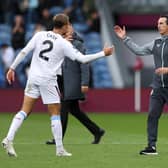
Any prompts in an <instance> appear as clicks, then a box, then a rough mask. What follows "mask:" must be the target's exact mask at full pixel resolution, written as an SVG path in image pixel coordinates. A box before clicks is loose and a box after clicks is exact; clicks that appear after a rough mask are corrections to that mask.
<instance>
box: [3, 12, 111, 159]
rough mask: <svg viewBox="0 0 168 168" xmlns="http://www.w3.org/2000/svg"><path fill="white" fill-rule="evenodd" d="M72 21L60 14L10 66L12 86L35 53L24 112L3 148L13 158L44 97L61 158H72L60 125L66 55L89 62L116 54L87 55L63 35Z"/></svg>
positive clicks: (18, 117) (105, 51)
mask: <svg viewBox="0 0 168 168" xmlns="http://www.w3.org/2000/svg"><path fill="white" fill-rule="evenodd" d="M68 26H69V18H68V16H66V15H65V14H58V15H56V16H54V18H53V30H52V31H41V32H38V33H36V34H35V35H34V36H33V37H32V39H31V40H30V41H29V42H28V44H27V45H26V47H25V48H23V49H22V50H21V51H20V53H19V54H18V55H17V57H16V59H15V60H14V62H13V63H12V65H11V66H10V68H9V70H8V72H7V75H6V78H7V80H8V82H9V84H11V83H12V82H13V81H14V80H15V68H16V67H17V66H18V65H19V63H20V62H21V61H22V60H23V59H24V58H25V56H26V55H28V53H29V52H30V51H33V56H32V61H31V65H30V71H29V74H28V81H27V85H26V88H25V95H24V99H23V103H22V107H21V109H20V111H19V112H18V113H17V114H16V115H15V116H14V118H13V120H12V122H11V125H10V128H9V130H8V133H7V135H6V137H5V138H4V139H3V141H2V145H3V147H4V149H5V150H6V152H7V154H8V155H9V156H14V157H16V156H17V154H16V152H15V149H14V147H13V140H14V138H15V134H16V132H17V130H18V129H19V128H20V126H21V125H22V123H23V121H24V119H25V118H26V117H27V116H28V115H29V114H30V113H31V111H32V109H33V106H34V104H35V102H36V101H37V99H38V97H40V96H41V97H42V100H43V103H44V104H47V107H48V112H49V114H50V116H51V117H50V120H51V130H52V134H53V137H54V139H55V142H56V155H57V156H71V155H72V154H71V153H68V152H67V151H66V150H65V149H64V146H63V142H62V126H61V121H60V96H59V90H58V86H57V74H60V68H61V64H62V62H63V60H64V57H65V55H66V56H67V57H69V58H70V59H72V60H78V61H80V62H88V61H91V60H94V59H97V58H101V57H103V56H108V55H111V54H112V53H113V48H112V47H106V48H104V49H103V51H101V52H99V53H96V54H92V55H83V54H81V53H80V52H79V51H77V50H76V49H75V48H73V46H72V44H71V43H70V42H68V41H67V40H65V39H64V38H63V37H62V36H61V35H63V34H64V33H66V32H67V29H68Z"/></svg>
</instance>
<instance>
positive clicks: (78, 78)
mask: <svg viewBox="0 0 168 168" xmlns="http://www.w3.org/2000/svg"><path fill="white" fill-rule="evenodd" d="M66 39H67V40H69V41H71V42H72V44H73V46H74V47H76V48H77V49H78V50H79V51H80V52H82V53H85V47H84V44H83V40H82V39H81V37H80V36H79V35H78V34H77V33H76V32H73V28H72V27H70V31H69V33H68V35H66ZM58 83H59V84H60V90H61V92H62V101H61V122H62V129H63V137H64V135H65V132H66V128H67V124H68V113H69V112H70V113H71V114H72V115H73V116H74V117H76V118H77V119H78V120H79V121H80V122H81V123H82V124H83V125H84V126H85V127H86V128H87V129H88V130H89V131H90V132H91V133H92V134H93V136H94V140H93V142H92V144H98V143H99V142H100V140H101V137H102V136H103V135H104V133H105V131H104V130H103V129H101V128H100V127H99V126H97V125H96V124H95V123H94V122H93V121H92V120H90V119H89V117H88V116H87V115H86V114H85V113H84V112H83V111H81V109H80V107H79V100H84V93H85V92H86V91H87V90H88V85H89V65H88V64H81V63H79V62H77V61H71V60H70V59H69V58H67V57H66V58H65V60H64V63H63V65H62V76H59V78H58ZM46 144H55V140H54V139H52V140H48V141H47V142H46Z"/></svg>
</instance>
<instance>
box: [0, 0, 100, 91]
mask: <svg viewBox="0 0 168 168" xmlns="http://www.w3.org/2000/svg"><path fill="white" fill-rule="evenodd" d="M57 13H65V14H67V15H68V16H69V17H70V21H71V23H72V24H73V27H74V28H75V30H77V31H78V32H79V33H80V34H81V36H83V37H84V36H85V34H89V33H92V32H94V33H100V18H99V14H98V12H97V10H96V9H95V8H93V7H90V6H89V5H88V4H87V3H86V1H85V0H5V1H0V14H1V15H0V87H1V88H8V87H23V88H24V87H25V82H26V79H27V71H28V68H29V65H30V59H31V54H30V55H29V56H27V57H26V59H25V60H24V61H23V62H22V63H21V65H20V66H18V68H17V69H16V74H17V82H16V83H15V85H13V86H9V85H8V84H7V83H6V79H5V73H6V71H7V69H8V68H9V66H10V65H11V63H12V62H13V60H14V58H15V57H16V55H17V53H18V52H19V51H20V50H21V49H22V48H23V47H24V46H25V43H27V41H28V40H29V39H30V38H31V37H32V36H33V34H34V33H36V32H37V31H41V30H51V29H52V17H53V15H55V14H57Z"/></svg>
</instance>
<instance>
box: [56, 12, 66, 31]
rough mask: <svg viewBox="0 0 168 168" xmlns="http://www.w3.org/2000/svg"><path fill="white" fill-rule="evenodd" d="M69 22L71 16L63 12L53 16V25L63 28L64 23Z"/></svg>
mask: <svg viewBox="0 0 168 168" xmlns="http://www.w3.org/2000/svg"><path fill="white" fill-rule="evenodd" d="M68 24H69V17H68V16H67V15H65V14H63V13H61V14H57V15H55V16H54V17H53V27H54V28H58V29H60V28H62V27H63V26H64V25H68Z"/></svg>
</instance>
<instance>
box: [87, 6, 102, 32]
mask: <svg viewBox="0 0 168 168" xmlns="http://www.w3.org/2000/svg"><path fill="white" fill-rule="evenodd" d="M87 24H88V26H89V28H88V31H89V32H98V33H100V16H99V13H98V11H97V10H96V9H91V10H90V15H89V17H88V20H87Z"/></svg>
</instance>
